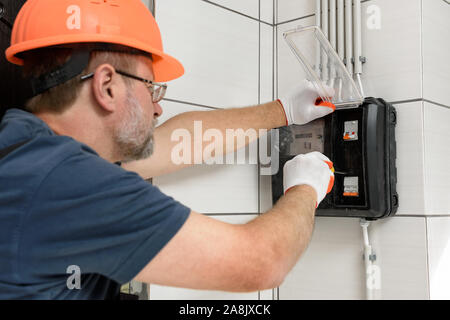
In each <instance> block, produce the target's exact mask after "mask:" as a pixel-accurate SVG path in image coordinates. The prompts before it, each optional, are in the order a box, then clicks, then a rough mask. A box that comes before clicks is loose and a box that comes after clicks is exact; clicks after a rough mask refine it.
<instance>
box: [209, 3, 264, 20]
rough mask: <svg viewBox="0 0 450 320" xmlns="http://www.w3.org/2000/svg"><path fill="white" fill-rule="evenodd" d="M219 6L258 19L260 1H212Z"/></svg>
mask: <svg viewBox="0 0 450 320" xmlns="http://www.w3.org/2000/svg"><path fill="white" fill-rule="evenodd" d="M210 1H211V2H214V3H217V4H218V5H221V6H224V7H226V8H229V9H232V10H234V11H237V12H240V13H243V14H245V15H247V16H250V17H253V18H255V19H258V17H259V9H258V6H259V4H258V0H245V1H242V0H210Z"/></svg>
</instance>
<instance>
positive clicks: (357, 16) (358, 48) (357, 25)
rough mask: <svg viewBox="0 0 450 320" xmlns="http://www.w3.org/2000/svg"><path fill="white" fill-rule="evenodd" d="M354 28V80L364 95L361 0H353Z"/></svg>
mask: <svg viewBox="0 0 450 320" xmlns="http://www.w3.org/2000/svg"><path fill="white" fill-rule="evenodd" d="M354 3H355V4H354V13H353V17H354V30H355V45H354V50H355V53H354V56H355V74H356V80H357V81H358V85H359V88H360V90H361V95H362V96H363V97H364V89H363V86H362V81H361V74H362V66H363V63H362V35H361V28H362V25H361V0H354Z"/></svg>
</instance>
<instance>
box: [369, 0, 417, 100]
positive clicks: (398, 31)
mask: <svg viewBox="0 0 450 320" xmlns="http://www.w3.org/2000/svg"><path fill="white" fill-rule="evenodd" d="M420 2H421V1H420V0H396V1H392V0H373V1H368V2H365V3H363V4H362V12H363V15H362V18H363V19H362V23H363V24H362V26H363V28H362V45H363V49H362V52H363V55H364V56H365V57H367V63H365V64H364V66H363V75H362V80H363V85H364V89H365V94H366V96H373V97H380V98H383V99H384V100H386V101H403V100H409V99H416V98H421V97H422V82H421V80H422V70H421V65H422V58H421V26H420V15H421V8H420ZM373 5H376V6H378V7H379V9H380V13H381V28H380V29H379V30H378V29H369V28H368V27H367V19H368V18H369V17H371V16H370V15H368V14H367V13H366V10H367V8H368V6H373Z"/></svg>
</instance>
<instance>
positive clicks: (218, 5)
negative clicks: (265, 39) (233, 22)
mask: <svg viewBox="0 0 450 320" xmlns="http://www.w3.org/2000/svg"><path fill="white" fill-rule="evenodd" d="M200 1H203V2H205V3H208V4H210V5H213V6H216V7H219V8H222V9H224V10H227V11H230V12H233V13H236V14H238V15H241V16H243V17H246V18H249V19H252V20H254V21H257V22H261V23H265V24H267V25H269V26H273V25H272V24H270V23H268V22H266V21H263V20H261V16H260V17H259V19H256V18H254V17H252V16H249V15H247V14H245V13H242V12H239V11H236V10H233V9H231V8H228V7H225V6H222V5H220V4H218V3H215V2H211V1H209V0H200Z"/></svg>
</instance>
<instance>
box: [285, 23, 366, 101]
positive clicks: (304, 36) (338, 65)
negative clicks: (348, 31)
mask: <svg viewBox="0 0 450 320" xmlns="http://www.w3.org/2000/svg"><path fill="white" fill-rule="evenodd" d="M283 36H284V38H285V40H286V42H287V44H288V45H289V47H290V48H291V50H292V52H293V53H294V55H295V56H296V58H297V59H298V60H299V61H300V63H301V64H302V66H303V68H304V70H305V72H306V77H307V78H308V80H310V81H311V82H312V83H313V84H314V85H315V86H316V88H317V90H318V92H319V94H320V97H321V98H322V100H324V101H329V102H331V103H333V104H334V105H335V106H336V108H349V107H350V108H354V107H356V106H359V105H361V104H362V103H363V101H364V97H363V96H362V94H361V92H360V90H359V88H358V87H357V86H356V84H355V82H354V81H353V78H352V77H351V76H350V74H349V73H348V70H347V68H346V67H345V65H344V63H343V62H342V61H341V59H340V58H339V56H338V54H337V53H336V51H335V50H334V49H333V47H332V46H331V44H330V42H329V41H328V40H327V39H326V38H325V36H324V34H323V33H322V30H320V28H319V27H317V26H311V27H305V28H302V27H299V28H297V29H294V30H290V31H287V32H285V33H284V34H283ZM327 87H331V88H333V89H334V96H332V97H330V93H329V91H330V90H329V89H327Z"/></svg>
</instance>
